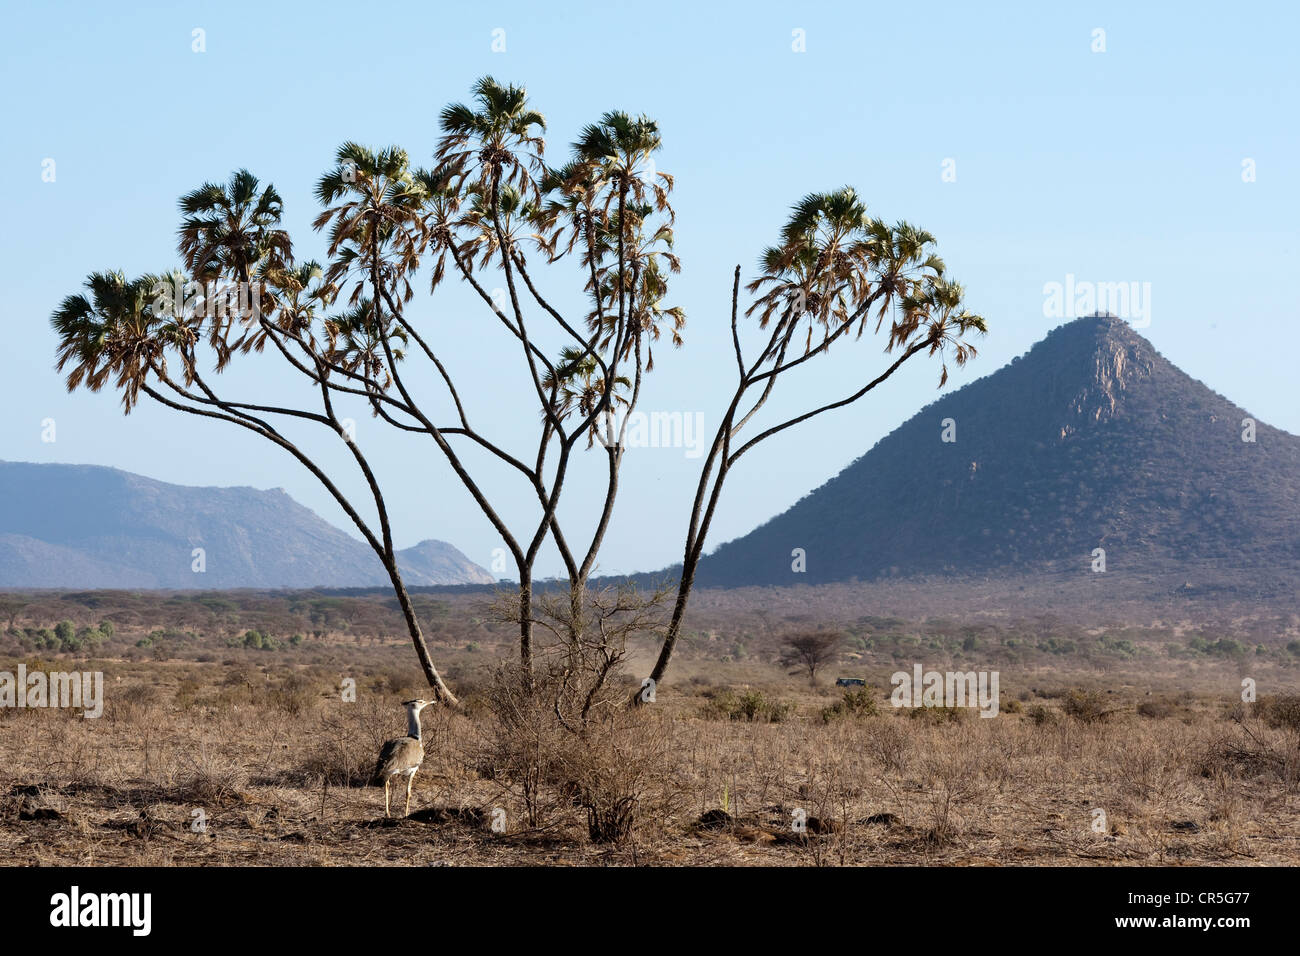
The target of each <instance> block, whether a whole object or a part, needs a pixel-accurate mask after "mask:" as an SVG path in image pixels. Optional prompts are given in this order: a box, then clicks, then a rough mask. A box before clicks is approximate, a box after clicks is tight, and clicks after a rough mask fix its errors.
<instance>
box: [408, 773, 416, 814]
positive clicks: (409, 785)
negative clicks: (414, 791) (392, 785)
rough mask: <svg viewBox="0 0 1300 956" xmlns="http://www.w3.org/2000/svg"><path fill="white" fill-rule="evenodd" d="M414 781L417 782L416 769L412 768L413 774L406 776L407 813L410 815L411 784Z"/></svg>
mask: <svg viewBox="0 0 1300 956" xmlns="http://www.w3.org/2000/svg"><path fill="white" fill-rule="evenodd" d="M413 783H415V771H414V770H412V771H411V775H410V776H409V777H407V778H406V815H407V816H408V817H409V816H410V815H411V784H413Z"/></svg>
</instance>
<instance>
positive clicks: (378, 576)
mask: <svg viewBox="0 0 1300 956" xmlns="http://www.w3.org/2000/svg"><path fill="white" fill-rule="evenodd" d="M195 548H202V549H203V550H204V562H205V565H206V570H205V571H204V572H203V573H196V572H195V571H194V570H193V569H192V564H193V560H194V559H193V557H192V554H193V550H194V549H195ZM398 563H399V567H400V568H401V570H402V573H403V577H404V578H405V580H406V583H407V584H408V585H410V586H413V587H418V586H427V585H442V584H486V583H491V582H492V581H493V578H492V576H491V575H490V574H489V573H488V572H487V571H485V570H484V569H483V568H481V567H479V566H478V565H477V564H474V563H473V562H472V561H470V560H469V559H468V558H467V557H465V555H464V554H462V553H461V552H460V551H458V550H456V548H454V547H452V546H451V545H450V544H447V543H445V542H442V541H433V540H429V541H423V542H421V543H420V544H417V545H415V546H414V547H412V548H408V549H406V550H404V551H400V552H398ZM387 584H388V575H387V574H386V573H385V571H384V569H383V565H382V564H380V562H379V559H378V558H377V557H376V556H375V554H374V552H373V551H371V549H370V547H369V546H368V545H366V544H365V543H364V542H362V541H358V540H357V539H355V538H353V537H351V536H350V535H348V534H346V533H344V532H343V531H342V530H340V529H339V528H336V527H335V526H333V525H332V524H330V523H329V522H327V521H325V520H324V519H323V518H321V517H320V516H319V515H317V514H316V513H315V512H313V511H311V510H310V509H309V508H306V507H304V506H303V505H301V504H299V503H298V502H296V501H294V500H293V499H292V498H291V497H289V495H288V494H286V493H285V492H284V490H283V489H279V488H277V489H274V490H271V491H261V490H258V489H256V488H202V487H188V486H184V485H173V484H168V483H165V482H161V481H155V480H153V479H151V478H145V477H143V476H141V475H135V474H132V473H130V472H126V471H120V470H118V469H115V468H106V467H102V466H98V465H61V464H33V463H27V462H0V587H31V588H43V587H67V588H79V589H80V588H177V589H206V588H281V587H293V588H310V587H365V586H371V585H375V586H385V585H387Z"/></svg>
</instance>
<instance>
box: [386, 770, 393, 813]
mask: <svg viewBox="0 0 1300 956" xmlns="http://www.w3.org/2000/svg"><path fill="white" fill-rule="evenodd" d="M392 779H393V778H392V777H385V778H384V816H388V784H389V782H390V781H391V780H392Z"/></svg>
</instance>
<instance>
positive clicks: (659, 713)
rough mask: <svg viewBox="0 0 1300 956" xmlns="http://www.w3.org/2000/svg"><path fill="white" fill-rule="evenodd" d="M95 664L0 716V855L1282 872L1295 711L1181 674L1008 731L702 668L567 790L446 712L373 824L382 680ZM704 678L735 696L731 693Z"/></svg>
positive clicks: (1065, 704)
mask: <svg viewBox="0 0 1300 956" xmlns="http://www.w3.org/2000/svg"><path fill="white" fill-rule="evenodd" d="M97 666H98V665H97ZM105 667H106V672H107V673H106V691H107V705H106V709H105V714H104V717H103V718H101V719H99V720H85V719H82V718H81V717H80V716H78V715H76V714H73V713H68V712H63V711H55V710H21V711H19V710H13V709H7V710H2V711H0V768H2V769H0V859H3V860H4V861H5V862H7V863H12V864H46V865H48V864H55V863H59V864H77V865H93V864H126V865H144V864H150V865H172V864H175V865H227V864H270V865H280V864H307V865H342V864H369V863H394V864H398V863H401V864H416V865H427V864H476V865H495V864H574V863H611V862H612V863H627V864H714V863H730V864H763V865H809V864H832V865H839V864H884V863H889V864H1018V865H1040V864H1078V863H1089V864H1168V863H1209V864H1214V863H1233V864H1241V863H1257V864H1295V863H1297V862H1300V815H1297V814H1296V812H1295V810H1296V801H1297V798H1298V795H1297V789H1298V787H1300V726H1298V725H1297V724H1298V722H1297V718H1296V714H1297V713H1300V708H1297V706H1296V704H1297V701H1296V699H1295V698H1288V697H1281V696H1277V697H1273V698H1264V699H1262V700H1261V701H1260V703H1258V704H1253V705H1240V704H1237V705H1235V706H1233V705H1231V704H1230V703H1229V702H1228V701H1229V698H1228V697H1227V695H1224V694H1213V695H1211V694H1202V695H1199V696H1198V695H1196V694H1194V693H1188V692H1187V691H1186V690H1184V689H1181V687H1179V686H1178V685H1179V684H1180V683H1181V681H1175V682H1171V684H1170V687H1169V688H1167V689H1166V688H1161V687H1158V686H1157V687H1156V688H1155V690H1154V692H1151V691H1147V690H1137V689H1136V688H1138V687H1140V686H1142V680H1143V679H1145V677H1146V675H1125V674H1108V675H1106V686H1108V687H1119V688H1121V690H1120V691H1119V692H1117V693H1111V694H1106V693H1105V692H1104V691H1100V690H1099V689H1098V688H1097V687H1093V688H1092V689H1091V690H1083V689H1078V688H1077V687H1076V686H1075V685H1076V684H1077V683H1078V681H1079V676H1080V675H1070V676H1069V677H1068V678H1067V679H1065V680H1059V681H1058V682H1057V683H1055V684H1051V683H1050V675H1047V674H1043V673H1037V674H1022V675H1007V674H1004V675H1003V683H1002V687H1003V692H1004V698H1006V699H1007V700H1008V701H1009V700H1011V699H1018V698H1019V697H1023V698H1024V700H1023V703H1024V706H1023V707H1021V708H1019V712H1014V713H1013V712H1008V710H1007V709H1005V708H1004V710H1003V712H1002V713H1001V714H999V715H998V716H997V717H995V718H992V719H981V718H979V717H977V716H975V715H974V714H972V713H965V712H959V713H956V714H952V715H948V717H946V718H945V719H933V718H934V717H935V716H936V715H927V719H911V717H910V716H909V713H908V712H898V711H895V710H894V709H893V708H892V707H890V706H889V705H888V702H887V700H886V699H885V695H884V694H883V693H881V692H879V691H876V692H875V694H876V696H877V698H878V705H879V706H878V713H877V714H875V715H872V714H871V713H870V708H869V707H864V708H860V709H858V710H856V711H855V710H854V709H851V708H850V709H848V712H846V713H844V714H842V715H837V716H836V718H835V719H832V720H825V719H823V712H824V711H826V710H827V708H828V707H829V706H830V705H832V704H834V703H835V701H837V700H839V699H840V698H841V695H840V694H839V693H837V692H835V691H834V689H833V688H831V687H829V686H827V687H824V688H820V689H809V688H808V686H807V684H806V682H805V681H802V680H797V679H793V678H786V677H784V676H782V675H781V674H780V672H779V671H777V670H775V669H769V670H767V671H763V670H762V669H761V668H757V667H756V665H741V664H734V665H727V664H717V665H715V666H714V667H713V668H712V669H711V670H710V672H709V673H710V682H709V683H704V682H702V681H697V682H694V683H692V682H691V681H690V680H689V679H686V680H683V681H682V682H681V683H680V684H679V685H677V686H676V687H668V688H663V689H661V691H660V693H659V703H658V704H656V705H655V708H654V709H653V712H652V713H648V714H644V715H643V716H639V717H631V718H628V719H629V720H631V721H632V722H634V723H635V724H636V726H635V727H631V728H630V729H629V728H628V727H622V728H621V729H619V730H618V732H617V733H614V732H612V731H611V733H610V734H608V735H605V736H603V737H600V738H599V739H598V740H597V742H595V743H593V744H592V745H591V747H590V748H589V749H588V750H585V751H583V753H582V754H575V752H574V751H573V750H572V748H569V749H565V747H564V746H563V745H557V746H556V748H555V752H554V757H555V760H556V761H557V762H559V763H561V764H562V763H564V762H565V761H568V765H567V770H566V772H567V774H568V776H567V777H565V778H564V779H567V780H571V781H572V782H573V783H572V786H571V787H569V788H568V789H564V788H561V789H555V788H551V789H550V790H548V789H547V787H548V785H547V784H546V783H545V780H541V778H540V777H539V778H538V779H539V780H541V782H540V783H538V782H537V781H534V782H533V784H532V785H531V786H525V785H524V784H526V783H527V782H528V781H527V780H526V779H525V778H524V776H523V774H522V771H521V770H520V767H519V766H518V765H512V764H510V763H509V761H508V760H506V758H504V757H502V753H503V751H502V749H501V736H500V728H499V727H498V726H497V725H496V723H495V721H496V720H497V719H498V718H497V717H494V716H493V713H492V711H491V709H490V708H488V707H487V706H486V705H485V704H484V701H483V698H481V697H476V695H475V694H473V693H471V694H469V695H467V702H466V708H465V710H464V711H463V712H461V713H449V712H445V711H443V712H435V711H433V710H432V709H430V710H428V711H426V712H425V722H424V726H425V732H426V751H427V755H428V756H427V758H426V761H425V765H424V768H423V770H422V771H421V773H420V775H419V776H418V777H417V780H416V786H415V799H414V801H413V804H412V806H413V814H412V817H411V819H409V820H402V821H384V820H382V819H380V818H381V816H382V808H383V800H382V794H381V793H380V792H379V791H378V790H376V789H370V788H367V787H365V786H364V782H365V780H366V778H367V777H368V775H369V772H370V770H371V768H372V767H373V761H374V758H375V755H376V753H377V752H378V748H379V744H380V742H381V741H382V740H383V739H385V738H386V737H389V736H393V735H395V734H397V733H400V732H402V718H401V714H400V711H399V709H398V707H397V701H398V700H400V699H402V692H401V685H402V683H403V681H402V678H400V677H394V678H392V679H391V680H374V681H371V682H369V684H366V685H364V686H362V687H361V688H359V692H358V699H357V701H356V702H355V703H345V702H343V701H342V700H341V699H340V698H339V694H338V692H337V690H336V689H334V688H333V687H332V686H331V685H330V682H329V681H328V679H326V678H325V677H324V676H323V675H321V674H319V673H316V674H309V673H307V672H305V671H303V670H301V669H298V670H294V669H291V668H290V667H289V666H287V665H286V666H285V668H284V669H283V672H277V670H276V668H275V667H270V668H267V670H268V672H269V673H261V672H258V671H247V670H245V671H241V670H239V669H237V668H236V669H232V668H230V667H224V666H222V665H221V664H218V663H216V662H213V663H209V664H201V663H190V664H177V663H161V662H159V663H134V664H126V663H117V664H107V665H105ZM729 669H734V671H735V672H736V675H737V676H742V675H743V676H744V677H745V678H747V679H749V680H751V681H753V680H756V679H759V678H761V679H762V680H761V682H759V683H754V684H751V685H750V686H743V685H742V682H741V681H740V680H728V678H730V677H732V674H731V673H730V672H729ZM1095 676H1096V675H1094V677H1095ZM1221 676H1222V675H1221ZM1231 676H1232V675H1230V674H1229V675H1227V677H1224V680H1225V681H1226V680H1227V678H1228V677H1231ZM1211 683H1219V682H1218V681H1217V680H1216V681H1214V682H1211ZM1220 686H1222V685H1221V684H1220ZM1030 687H1034V688H1037V690H1036V691H1030V690H1029V689H1028V688H1030ZM1125 688H1127V690H1125ZM1009 690H1016V692H1017V693H1016V695H1015V696H1013V694H1011V693H1010V692H1009ZM1149 693H1150V696H1148V694H1149ZM728 694H729V695H730V696H729V697H728V696H726V695H728ZM755 695H756V696H755ZM747 697H748V699H749V704H742V703H738V702H742V701H745V700H746V699H747ZM720 698H722V699H723V701H724V703H722V704H719V703H718V701H719V699H720ZM759 699H761V701H762V703H761V704H760V703H759V702H758V700H759ZM765 708H766V709H765ZM773 713H779V714H780V717H779V718H778V719H772V714H773ZM543 776H545V775H543ZM539 787H540V789H541V792H538V788H539ZM584 788H585V789H584ZM593 793H594V794H596V797H598V798H599V799H597V800H596V802H597V803H599V802H600V799H604V796H603V795H607V794H613V795H614V797H613V798H611V799H612V800H613V801H614V802H613V803H611V804H610V806H614V804H618V805H619V806H627V807H631V808H632V809H631V811H630V812H632V813H633V814H634V817H635V823H634V827H633V830H632V834H631V837H630V838H629V839H627V840H624V841H622V842H620V843H615V844H604V843H597V842H593V840H592V835H593V833H595V822H593V817H592V809H591V806H590V804H591V803H592V799H594V798H591V795H592V794H593ZM624 795H627V796H628V798H629V799H630V803H628V804H619V803H618V801H620V800H622V799H623V796H624ZM1096 809H1100V810H1102V811H1104V815H1105V830H1104V832H1096V831H1095V830H1094V829H1093V826H1094V820H1095V819H1096V815H1095V813H1094V810H1096ZM530 811H531V812H530ZM494 822H495V823H496V828H495V830H494V827H493V824H494ZM497 831H500V832H497Z"/></svg>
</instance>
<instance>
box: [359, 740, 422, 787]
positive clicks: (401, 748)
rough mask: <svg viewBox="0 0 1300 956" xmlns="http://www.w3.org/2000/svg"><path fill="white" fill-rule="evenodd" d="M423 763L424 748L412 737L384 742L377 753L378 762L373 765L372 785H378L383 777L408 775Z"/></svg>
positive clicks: (382, 780)
mask: <svg viewBox="0 0 1300 956" xmlns="http://www.w3.org/2000/svg"><path fill="white" fill-rule="evenodd" d="M423 762H424V746H423V745H422V744H421V743H420V742H419V741H418V740H416V739H415V738H414V737H394V738H393V739H392V740H386V741H384V746H383V748H382V749H381V750H380V751H379V761H378V762H377V763H376V764H375V773H374V777H373V779H372V780H371V782H372V783H374V784H376V785H378V784H381V783H383V782H384V778H385V777H396V776H397V775H398V774H402V773H410V772H411V770H412V769H414V768H415V767H418V766H420V764H421V763H423Z"/></svg>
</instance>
